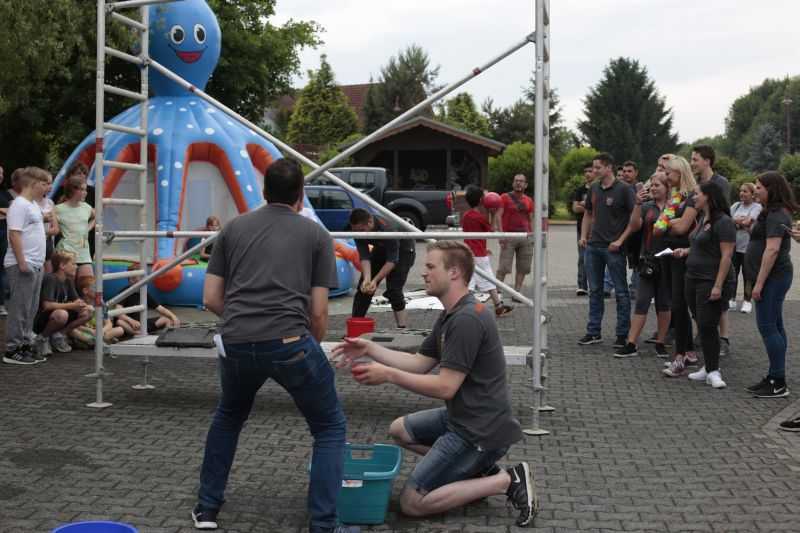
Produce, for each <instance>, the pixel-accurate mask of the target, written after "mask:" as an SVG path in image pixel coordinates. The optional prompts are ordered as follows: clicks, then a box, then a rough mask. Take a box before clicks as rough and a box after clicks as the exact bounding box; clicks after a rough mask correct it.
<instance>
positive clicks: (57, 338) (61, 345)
mask: <svg viewBox="0 0 800 533" xmlns="http://www.w3.org/2000/svg"><path fill="white" fill-rule="evenodd" d="M50 344H51V345H52V347H53V349H54V350H55V351H57V352H59V353H69V352H71V351H72V346H70V345H69V341H68V340H67V338H66V337H65V336H64V335H62V334H61V333H54V334H53V335H51V336H50Z"/></svg>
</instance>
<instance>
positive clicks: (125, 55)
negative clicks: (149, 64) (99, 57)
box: [105, 46, 144, 65]
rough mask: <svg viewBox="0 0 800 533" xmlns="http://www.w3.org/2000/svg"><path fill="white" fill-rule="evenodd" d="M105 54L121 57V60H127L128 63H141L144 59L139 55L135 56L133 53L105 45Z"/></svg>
mask: <svg viewBox="0 0 800 533" xmlns="http://www.w3.org/2000/svg"><path fill="white" fill-rule="evenodd" d="M105 52H106V54H108V55H110V56H113V57H116V58H118V59H121V60H123V61H127V62H128V63H133V64H134V65H143V64H144V61H143V60H142V58H141V57H137V56H135V55H131V54H128V53H126V52H123V51H122V50H117V49H116V48H111V47H110V46H106V47H105Z"/></svg>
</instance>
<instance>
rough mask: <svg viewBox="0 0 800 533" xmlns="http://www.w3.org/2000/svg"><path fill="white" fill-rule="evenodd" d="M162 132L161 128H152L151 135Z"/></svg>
mask: <svg viewBox="0 0 800 533" xmlns="http://www.w3.org/2000/svg"><path fill="white" fill-rule="evenodd" d="M162 133H164V130H163V129H161V128H156V129H154V130H153V135H161V134H162Z"/></svg>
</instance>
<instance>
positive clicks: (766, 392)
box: [753, 378, 789, 398]
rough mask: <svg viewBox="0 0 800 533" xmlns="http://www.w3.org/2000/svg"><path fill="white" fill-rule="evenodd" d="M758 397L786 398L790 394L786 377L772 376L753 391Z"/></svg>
mask: <svg viewBox="0 0 800 533" xmlns="http://www.w3.org/2000/svg"><path fill="white" fill-rule="evenodd" d="M753 396H755V397H756V398H784V397H786V396H789V387H787V386H786V380H785V379H774V378H770V379H769V381H768V382H767V383H766V384H765V385H764V386H763V387H761V388H760V389H758V390H754V391H753Z"/></svg>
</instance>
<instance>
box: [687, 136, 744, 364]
mask: <svg viewBox="0 0 800 533" xmlns="http://www.w3.org/2000/svg"><path fill="white" fill-rule="evenodd" d="M716 161H717V154H716V152H715V151H714V147H713V146H709V145H707V144H699V145H697V146H695V147H694V148H692V172H693V173H694V175H695V176H697V184H698V185H701V184H703V183H706V182H709V181H710V182H711V183H715V184H716V185H717V187H719V188H720V189H722V195H723V196H724V197H725V201H726V202H728V205H730V202H731V184H730V182H729V181H728V178H726V177H725V176H723V175H721V174H718V173H717V171H715V170H714V163H716ZM734 297H735V296H734ZM719 340H720V348H719V355H720V356H721V357H725V356H727V355H729V354H730V353H731V341H730V337H729V336H728V307H727V306H723V309H722V316H721V317H720V319H719Z"/></svg>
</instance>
